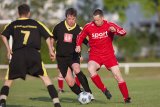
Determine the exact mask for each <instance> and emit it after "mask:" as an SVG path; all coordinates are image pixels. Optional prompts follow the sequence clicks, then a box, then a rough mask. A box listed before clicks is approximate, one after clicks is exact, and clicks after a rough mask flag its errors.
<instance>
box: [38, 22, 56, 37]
mask: <svg viewBox="0 0 160 107" xmlns="http://www.w3.org/2000/svg"><path fill="white" fill-rule="evenodd" d="M38 23H39V30H40V34H41V36H43V37H44V38H45V39H47V38H48V37H52V36H53V34H52V33H51V31H50V30H49V29H48V28H47V27H46V26H45V25H44V24H43V23H42V22H39V21H38Z"/></svg>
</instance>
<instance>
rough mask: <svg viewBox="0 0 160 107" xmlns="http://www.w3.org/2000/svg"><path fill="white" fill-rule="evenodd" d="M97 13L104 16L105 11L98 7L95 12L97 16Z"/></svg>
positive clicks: (94, 14)
mask: <svg viewBox="0 0 160 107" xmlns="http://www.w3.org/2000/svg"><path fill="white" fill-rule="evenodd" d="M96 15H100V16H103V11H102V10H101V9H96V10H95V11H94V12H93V16H96Z"/></svg>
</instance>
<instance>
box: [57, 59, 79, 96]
mask: <svg viewBox="0 0 160 107" xmlns="http://www.w3.org/2000/svg"><path fill="white" fill-rule="evenodd" d="M56 58H57V62H58V67H59V70H60V72H61V74H62V76H63V78H64V79H65V81H66V82H67V84H68V86H69V87H70V89H71V90H72V91H73V92H74V93H75V94H77V95H79V93H81V90H80V87H79V86H78V85H77V84H76V83H75V80H74V78H73V75H72V71H71V70H68V67H69V64H68V62H70V58H68V57H58V56H57V57H56Z"/></svg>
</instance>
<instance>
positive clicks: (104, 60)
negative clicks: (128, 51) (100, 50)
mask: <svg viewBox="0 0 160 107" xmlns="http://www.w3.org/2000/svg"><path fill="white" fill-rule="evenodd" d="M91 60H92V61H95V62H97V63H98V64H99V65H100V66H102V65H105V67H106V68H107V69H110V68H111V67H113V66H116V65H118V61H117V59H116V57H115V56H112V57H108V56H96V55H90V56H89V61H91Z"/></svg>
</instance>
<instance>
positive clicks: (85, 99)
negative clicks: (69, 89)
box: [78, 91, 91, 104]
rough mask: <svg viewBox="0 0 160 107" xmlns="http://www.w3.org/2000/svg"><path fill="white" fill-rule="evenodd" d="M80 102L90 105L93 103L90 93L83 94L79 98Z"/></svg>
mask: <svg viewBox="0 0 160 107" xmlns="http://www.w3.org/2000/svg"><path fill="white" fill-rule="evenodd" d="M78 101H79V102H80V103H81V104H88V103H90V102H91V94H90V93H88V92H85V91H83V92H81V93H80V94H79V96H78Z"/></svg>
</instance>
